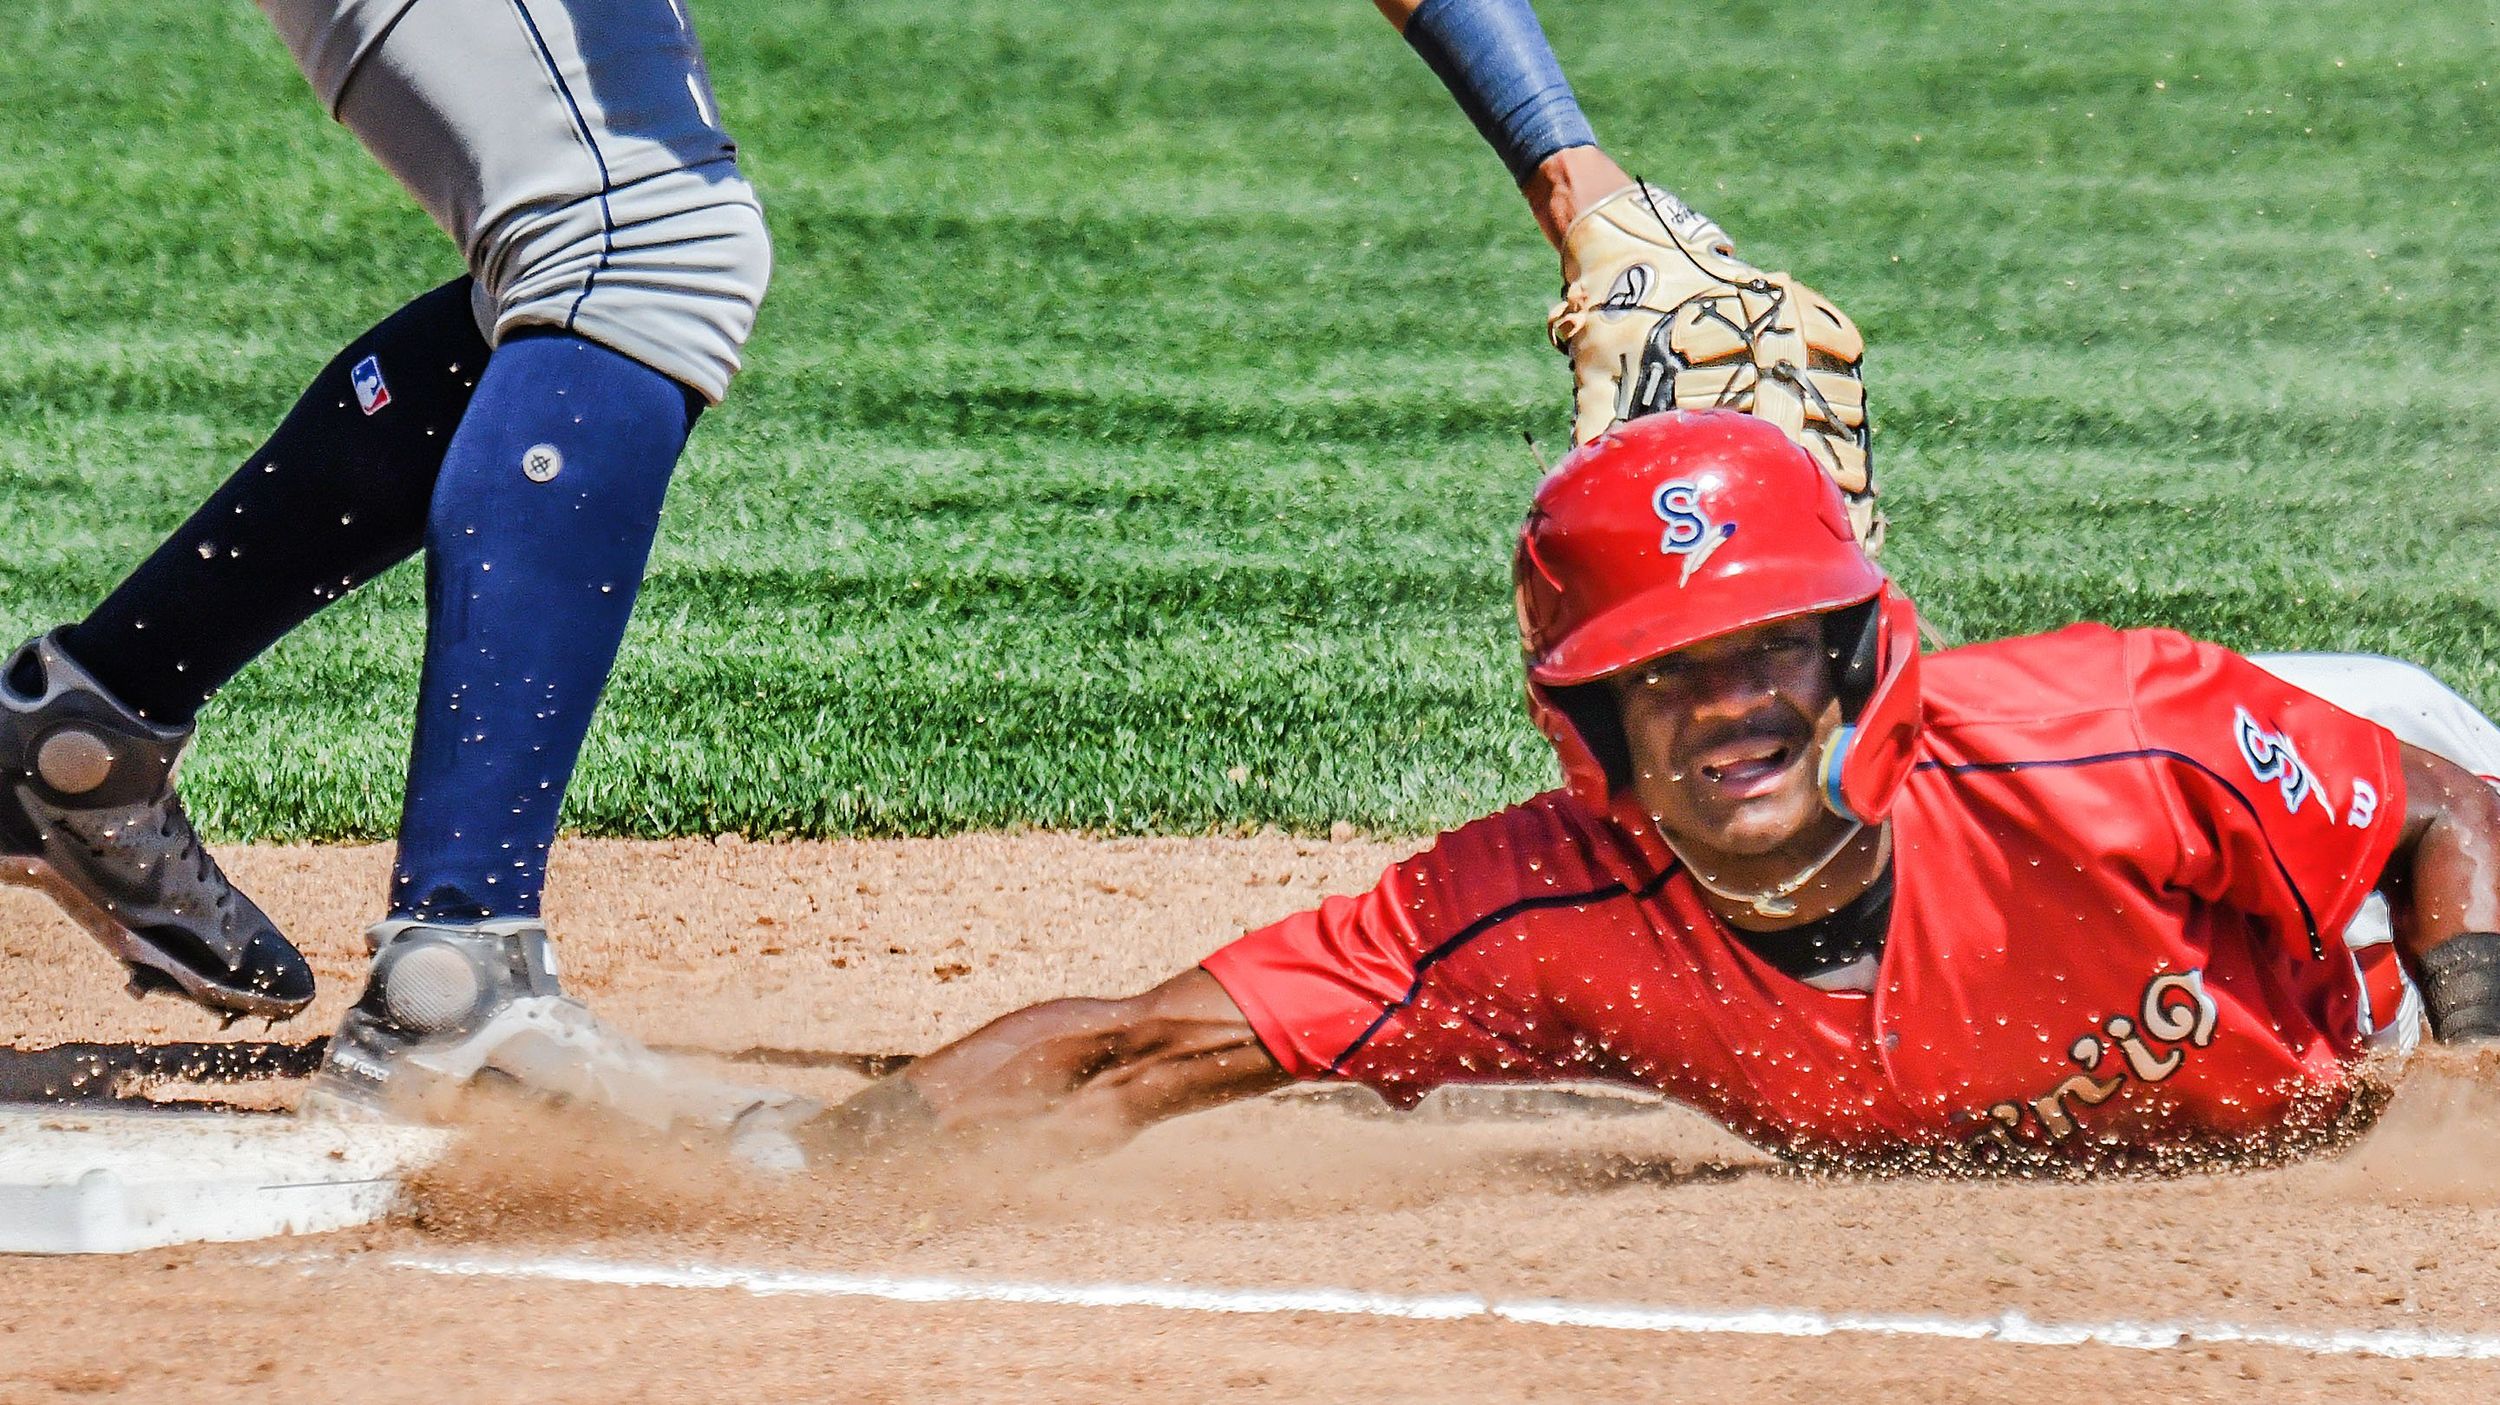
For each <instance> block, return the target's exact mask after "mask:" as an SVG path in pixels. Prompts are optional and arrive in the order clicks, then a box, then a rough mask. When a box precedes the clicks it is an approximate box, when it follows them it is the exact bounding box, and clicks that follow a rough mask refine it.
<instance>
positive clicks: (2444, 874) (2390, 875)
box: [2379, 745, 2500, 1044]
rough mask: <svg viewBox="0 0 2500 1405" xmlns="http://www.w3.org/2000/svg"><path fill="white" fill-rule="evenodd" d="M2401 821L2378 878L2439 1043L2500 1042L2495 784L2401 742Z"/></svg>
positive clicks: (2499, 846) (2499, 806)
mask: <svg viewBox="0 0 2500 1405" xmlns="http://www.w3.org/2000/svg"><path fill="white" fill-rule="evenodd" d="M2404 777H2405V829H2404V835H2403V837H2402V838H2401V839H2399V840H2398V841H2397V847H2396V852H2395V855H2394V857H2392V858H2390V859H2389V860H2388V863H2387V870H2386V875H2385V876H2384V877H2383V878H2381V879H2380V882H2379V886H2380V887H2381V888H2382V889H2383V890H2384V891H2386V892H2387V894H2388V897H2389V901H2390V902H2391V904H2392V905H2393V906H2394V909H2395V912H2396V916H2397V922H2396V941H2397V947H2398V950H2400V951H2401V952H2402V953H2403V954H2404V957H2405V962H2406V964H2407V965H2408V966H2409V967H2411V969H2412V971H2413V974H2414V978H2415V980H2416V982H2417V983H2418V984H2419V985H2420V986H2421V989H2422V1003H2423V1005H2424V1006H2425V1007H2426V1008H2427V1009H2428V1011H2429V1013H2430V1021H2431V1032H2432V1033H2433V1034H2435V1035H2437V1036H2438V1037H2439V1038H2440V1040H2441V1041H2442V1042H2444V1043H2451V1044H2454V1043H2464V1042H2469V1041H2471V1042H2481V1041H2500V791H2495V790H2494V789H2493V788H2492V787H2491V786H2490V784H2488V783H2487V782H2485V781H2483V780H2482V779H2481V778H2479V777H2477V776H2474V775H2472V774H2471V773H2469V772H2467V771H2466V770H2465V769H2464V768H2463V767H2461V766H2459V765H2457V764H2456V763H2455V762H2453V761H2449V760H2446V759H2444V758H2442V757H2439V756H2435V755H2433V754H2431V753H2430V752H2427V751H2424V750H2422V749H2421V748H2420V747H2416V746H2410V745H2407V746H2405V748H2404Z"/></svg>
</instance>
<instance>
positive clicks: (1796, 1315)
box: [381, 1254, 2500, 1361]
mask: <svg viewBox="0 0 2500 1405" xmlns="http://www.w3.org/2000/svg"><path fill="white" fill-rule="evenodd" d="M381 1262H382V1263H383V1264H385V1265H387V1266H389V1267H392V1268H403V1269H413V1270H416V1271H417V1272H420V1273H432V1274H439V1275H444V1276H448V1277H455V1278H516V1279H529V1280H534V1281H537V1282H546V1283H589V1284H601V1285H606V1286H612V1287H627V1288H714V1289H718V1288H736V1289H740V1290H743V1291H745V1292H748V1293H753V1294H756V1295H757V1296H759V1297H808V1298H875V1299H879V1300H882V1301H885V1302H898V1303H1012V1304H1022V1305H1029V1306H1044V1307H1098V1308H1099V1307H1132V1308H1151V1309H1155V1310H1159V1311H1163V1312H1233V1313H1279V1312H1316V1313H1327V1314H1332V1315H1336V1316H1345V1317H1387V1318H1400V1319H1405V1320H1408V1321H1423V1322H1458V1321H1467V1320H1472V1319H1479V1318H1481V1319H1490V1320H1498V1321H1503V1322H1520V1323H1527V1324H1531V1325H1535V1326H1542V1327H1576V1328H1582V1329H1586V1330H1592V1331H1606V1332H1668V1333H1679V1334H1685V1335H1697V1336H1742V1337H1836V1336H1871V1337H1940V1338H1945V1339H1948V1340H1954V1341H1973V1342H1996V1343H2001V1344H2005V1345H2010V1346H2109V1347H2123V1348H2126V1349H2129V1350H2133V1351H2164V1350H2168V1349H2170V1348H2172V1347H2180V1346H2212V1345H2220V1344H2225V1343H2231V1344H2239V1345H2246V1346H2272V1347H2282V1348H2285V1349H2287V1350H2291V1351H2302V1352H2307V1353H2309V1354H2311V1355H2314V1356H2377V1357H2387V1358H2391V1359H2395V1360H2400V1361H2493V1360H2500V1336H2480V1335H2475V1334H2471V1333H2460V1332H2414V1331H2400V1330H2392V1329H2375V1328H2374V1329H2366V1330H2364V1329H2353V1330H2345V1331H2304V1330H2300V1329H2297V1328H2277V1327H2250V1326H2242V1325H2239V1324H2236V1323H2230V1322H2064V1323H2060V1322H2036V1321H2033V1320H2032V1319H2031V1318H2029V1317H2026V1316H2024V1315H2023V1314H2021V1313H2019V1312H2006V1313H2000V1314H1998V1315H1996V1316H1994V1317H1977V1318H1952V1317H1909V1316H1886V1315H1870V1314H1863V1313H1825V1312H1815V1311H1812V1310H1808V1309H1780V1308H1739V1309H1711V1308H1674V1307H1631V1306H1625V1307H1608V1306H1604V1305H1600V1304H1594V1303H1570V1302H1554V1301H1545V1300H1537V1299H1527V1298H1519V1299H1486V1298H1480V1297H1476V1296H1474V1295H1472V1294H1464V1293H1458V1294H1443V1295H1421V1296H1416V1295H1402V1294H1395V1293H1364V1292H1357V1291H1355V1290H1353V1289H1350V1288H1193V1287H1188V1286H1184V1285H1168V1286H1158V1285H1155V1284H1150V1283H1091V1284H1081V1283H1017V1282H985V1281H982V1280H979V1279H959V1278H892V1277H884V1276H880V1275H874V1274H852V1273H798V1272H790V1271H785V1270H776V1269H763V1268H742V1267H738V1266H735V1265H729V1264H717V1265H704V1264H682V1265H674V1266H672V1265H668V1264H635V1263H616V1262H612V1261H608V1260H602V1259H587V1258H547V1259H494V1258H445V1257H441V1256H438V1255H431V1254H394V1255H390V1256H387V1257H385V1258H383V1259H382V1260H381Z"/></svg>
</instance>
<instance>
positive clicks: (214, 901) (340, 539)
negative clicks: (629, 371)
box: [0, 278, 486, 1017]
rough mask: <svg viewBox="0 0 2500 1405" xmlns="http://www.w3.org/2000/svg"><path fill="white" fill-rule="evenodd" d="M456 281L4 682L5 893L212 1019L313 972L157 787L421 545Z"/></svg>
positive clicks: (1, 677)
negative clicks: (230, 683) (335, 614)
mask: <svg viewBox="0 0 2500 1405" xmlns="http://www.w3.org/2000/svg"><path fill="white" fill-rule="evenodd" d="M469 302H470V293H469V280H467V279H466V278H463V279H460V280H458V281H456V282H454V283H451V284H448V285H446V286H444V287H441V288H437V289H435V290H434V291H433V292H431V293H427V294H426V295H424V296H423V297H420V298H418V299H416V300H415V301H414V302H411V303H409V304H408V305H407V306H406V307H404V308H401V309H400V310H399V311H398V312H395V313H393V314H392V315H391V316H390V317H388V318H386V319H384V320H383V321H382V322H381V323H380V324H379V325H377V326H375V327H374V328H373V329H372V330H370V331H368V332H366V333H365V334H364V335H363V336H361V337H358V338H357V339H356V340H355V341H353V342H350V343H349V344H348V345H347V347H346V349H345V350H343V351H341V352H340V353H339V354H338V355H337V356H336V357H334V358H332V360H331V361H330V364H329V365H328V366H326V367H324V368H323V369H322V371H321V374H320V375H318V376H316V377H315V378H314V379H313V382H312V384H311V385H310V386H309V387H307V388H306V390H305V391H304V393H303V395H302V397H301V398H300V399H298V400H297V401H296V404H295V408H294V409H293V410H291V411H289V412H288V414H287V417H286V419H285V420H284V421H282V422H281V423H280V424H279V426H278V428H277V431H276V432H275V433H274V434H272V435H271V436H270V437H269V440H268V442H267V443H265V444H263V445H262V446H261V447H260V449H259V451H258V452H256V453H254V454H253V455H252V457H251V458H249V459H247V460H245V461H244V463H243V466H242V467H241V468H239V469H237V470H236V471H235V473H234V476H233V477H232V478H230V479H228V480H227V482H226V484H225V486H223V487H221V488H219V489H218V490H217V492H216V494H215V495H214V496H212V497H210V498H209V500H208V501H207V502H206V503H204V504H203V505H202V506H201V507H200V509H199V510H198V511H197V512H195V513H193V514H192V516H191V519H190V520H189V521H188V522H185V523H184V524H183V525H182V526H181V528H179V529H178V530H177V531H175V533H174V534H173V535H172V536H171V537H169V538H168V539H167V540H166V541H165V543H164V545H162V546H160V547H159V548H157V550H156V552H155V554H154V555H152V556H150V557H149V558H148V559H147V560H146V561H145V562H143V563H141V565H140V566H139V568H138V569H137V570H135V571H133V572H132V573H131V575H130V577H129V578H128V579H127V580H125V581H123V582H122V584H121V585H120V586H119V587H117V588H116V589H115V590H114V591H113V593H112V594H111V595H110V596H108V597H107V598H106V599H105V600H104V602H103V603H102V604H100V605H98V606H97V607H96V609H95V612H94V613H92V614H90V615H88V616H87V618H86V619H85V620H83V621H81V622H79V623H78V624H75V625H71V626H67V627H64V628H62V629H59V630H55V631H53V632H51V633H50V634H47V635H44V636H42V637H40V638H37V639H34V640H31V641H29V642H28V643H27V644H26V645H25V646H23V647H22V648H20V649H19V650H18V651H17V653H16V654H15V655H14V657H13V658H12V659H11V660H10V661H9V663H8V664H7V665H6V667H5V669H0V778H5V780H6V782H7V784H6V786H5V787H0V880H6V881H12V882H20V883H29V884H33V885H36V886H40V887H43V888H44V889H46V890H47V891H49V892H50V893H51V894H52V895H53V896H54V897H55V898H56V899H57V900H58V901H59V902H60V903H61V905H62V907H63V908H64V909H66V910H67V911H68V912H69V913H70V914H71V915H72V916H73V917H75V918H76V919H77V920H78V921H79V922H80V924H81V925H83V926H85V927H87V928H88V929H89V930H90V931H91V932H93V933H94V934H95V936H96V937H97V939H98V940H100V941H101V942H103V944H104V945H105V947H106V948H107V949H108V950H110V951H111V952H112V953H113V954H114V955H115V956H117V957H119V958H120V959H121V960H122V961H123V963H124V964H126V965H127V966H128V967H129V968H130V971H131V984H132V989H133V990H134V991H146V990H151V989H170V990H174V991H178V992H180V993H181V994H183V995H186V996H188V997H190V998H191V999H193V1000H195V1001H197V1002H199V1003H200V1004H202V1005H205V1006H207V1007H208V1008H210V1009H212V1010H216V1011H220V1012H222V1013H226V1014H229V1015H240V1014H254V1015H266V1016H271V1017H277V1016H284V1015H289V1014H293V1013H294V1012H295V1011H297V1010H299V1009H301V1008H303V1006H304V1004H305V1003H306V1002H308V1001H309V1000H311V999H312V994H313V978H312V971H311V969H310V968H309V967H308V966H306V965H305V964H304V960H303V958H302V957H301V956H299V955H297V954H296V951H295V949H294V948H293V947H292V946H290V945H289V944H288V943H287V941H286V939H285V938H284V937H283V936H281V935H280V934H279V933H278V931H277V929H276V928H275V927H274V926H273V925H272V924H271V923H270V922H269V920H268V918H267V917H266V916H264V915H263V914H262V913H261V911H260V909H259V908H258V907H257V906H255V905H254V904H253V903H252V901H251V899H250V898H248V897H246V896H244V895H243V894H242V893H241V892H239V891H237V890H236V889H235V887H234V885H233V884H232V883H230V882H228V881H227V879H226V877H225V874H224V873H223V872H222V871H221V870H220V869H219V868H218V867H217V864H216V862H215V861H214V860H213V859H211V858H210V857H209V856H208V854H207V852H206V851H205V850H204V849H203V848H202V847H201V845H200V839H199V835H198V834H197V833H196V832H194V831H193V829H192V828H191V822H190V820H189V818H188V817H187V816H185V815H184V813H183V809H182V802H181V801H180V800H179V799H178V798H177V797H176V796H175V794H174V784H173V782H174V771H175V768H176V766H177V764H178V763H179V762H180V760H181V757H182V754H183V752H184V750H185V749H186V748H187V747H188V746H189V745H190V741H191V737H192V732H193V718H194V716H195V715H196V714H197V713H198V711H199V709H200V706H201V704H202V703H204V702H205V701H207V699H208V697H209V696H210V695H211V694H213V693H215V692H216V691H217V690H218V689H219V688H220V687H223V686H224V685H225V683H226V681H227V680H228V679H230V678H232V677H233V676H234V675H235V673H236V672H237V671H238V670H240V669H241V668H242V667H243V666H244V665H245V664H246V663H248V662H250V661H251V660H252V659H253V658H254V657H255V656H257V655H258V654H259V653H260V652H261V651H262V650H263V649H266V648H267V647H268V646H269V645H270V644H271V643H273V642H274V641H276V640H277V639H278V638H279V636H281V635H283V634H285V633H286V632H287V631H288V630H290V629H293V628H294V627H295V626H296V625H298V624H300V623H302V622H303V621H304V619H305V618H306V617H308V616H310V615H311V614H313V613H314V612H315V611H316V610H319V609H320V608H321V607H322V606H324V605H326V604H327V603H329V602H330V601H332V600H335V599H337V598H338V597H339V596H341V595H343V594H345V593H347V592H348V591H350V590H352V589H354V588H355V587H356V586H358V585H361V584H362V583H364V582H365V581H366V580H368V579H370V578H372V577H373V576H375V575H378V574H380V573H381V572H382V571H383V570H385V569H387V568H388V567H389V566H390V565H391V564H392V563H394V562H396V561H399V560H400V559H402V558H403V557H406V556H407V555H408V554H409V553H410V552H412V551H414V550H415V549H416V546H417V541H418V537H419V534H420V533H421V532H422V531H423V528H424V523H425V510H426V503H427V501H428V500H429V499H430V497H431V496H432V493H433V489H434V478H435V474H436V472H437V471H438V470H439V469H440V468H441V467H442V459H443V449H444V446H445V445H446V444H447V443H448V442H449V441H450V438H451V431H452V428H453V427H454V426H455V425H457V424H458V423H459V420H460V416H461V414H462V412H463V411H465V410H466V409H467V408H468V403H469V392H470V388H471V387H472V386H473V385H474V384H475V383H476V379H477V376H478V374H479V372H480V371H481V370H482V369H483V367H484V365H485V362H486V344H485V342H484V340H483V339H482V338H481V337H480V336H479V335H478V332H477V329H476V326H475V324H474V322H473V321H472V320H471V318H470V316H469Z"/></svg>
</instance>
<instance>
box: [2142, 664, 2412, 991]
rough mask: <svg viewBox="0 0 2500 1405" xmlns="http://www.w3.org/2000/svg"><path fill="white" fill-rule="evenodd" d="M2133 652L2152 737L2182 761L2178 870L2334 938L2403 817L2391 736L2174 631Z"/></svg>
mask: <svg viewBox="0 0 2500 1405" xmlns="http://www.w3.org/2000/svg"><path fill="white" fill-rule="evenodd" d="M2127 662H2128V666H2129V668H2130V669H2131V671H2132V672H2133V675H2134V679H2133V681H2134V689H2135V700H2136V720H2137V726H2138V727H2139V729H2140V731H2141V733H2142V735H2143V738H2144V741H2145V744H2146V745H2147V747H2148V748H2150V749H2152V750H2155V751H2158V752H2163V753H2166V754H2168V755H2170V756H2172V757H2173V758H2175V759H2176V760H2177V761H2178V763H2179V764H2177V765H2174V766H2172V767H2171V768H2170V772H2171V774H2172V776H2173V777H2174V782H2175V783H2174V786H2173V790H2172V795H2173V797H2174V799H2175V802H2176V805H2177V808H2178V814H2177V815H2176V816H2175V825H2174V827H2175V830H2176V833H2177V839H2178V855H2177V868H2176V872H2175V873H2174V875H2173V877H2172V882H2173V883H2174V884H2176V885H2177V886H2179V887H2181V888H2184V889H2186V890H2188V891H2189V892H2192V893H2194V894H2196V895H2197V896H2199V897H2201V898H2204V899H2206V900H2208V901H2210V902H2216V903H2221V904H2226V905H2228V906H2231V907H2235V908H2238V909H2240V910H2242V911H2244V912H2246V913H2248V914H2250V915H2251V916H2253V917H2256V918H2258V919H2260V920H2261V921H2263V922H2265V923H2267V924H2268V925H2270V926H2271V927H2273V928H2274V929H2275V930H2277V931H2279V932H2281V933H2282V934H2284V936H2285V937H2286V938H2288V939H2290V940H2292V941H2296V942H2298V943H2300V944H2301V945H2302V946H2303V947H2304V948H2305V949H2306V951H2307V952H2308V953H2309V954H2311V955H2323V954H2324V953H2325V952H2326V951H2327V950H2329V949H2335V948H2339V946H2340V939H2341V935H2342V932H2343V930H2344V927H2345V925H2346V924H2348V923H2349V922H2351V920H2352V918H2353V915H2354V913H2355V912H2357V911H2358V910H2359V908H2360V906H2361V902H2362V900H2363V899H2364V898H2365V897H2367V896H2368V895H2369V892H2370V889H2371V888H2372V887H2373V886H2374V885H2375V884H2376V883H2377V881H2378V877H2379V872H2380V870H2381V869H2383V868H2385V867H2386V865H2387V859H2388V856H2389V855H2390V854H2392V853H2393V852H2394V850H2395V847H2396V841H2397V839H2398V837H2399V836H2400V835H2401V834H2402V832H2403V829H2404V813H2405V796H2404V769H2403V761H2402V758H2401V755H2400V753H2399V752H2398V749H2397V742H2396V738H2395V736H2394V735H2393V734H2392V733H2390V732H2389V731H2387V729H2386V728H2384V727H2381V726H2379V725H2378V724H2377V723H2375V722H2371V721H2368V720H2367V719H2364V718H2360V717H2356V716H2354V715H2353V714H2351V713H2348V712H2345V711H2343V710H2342V709H2341V708H2338V707H2336V706H2334V705H2333V704H2331V703H2328V702H2326V701H2325V700H2324V699H2321V698H2318V697H2315V696H2312V695H2311V694H2308V693H2305V692H2303V691H2301V690H2300V689H2298V688H2295V687H2293V686H2292V685H2291V684H2289V683H2286V682H2283V681H2282V680H2281V679H2278V678H2276V677H2275V676H2274V675H2272V674H2270V673H2267V672H2266V671H2265V670H2263V669H2261V668H2259V667H2257V666H2256V665H2255V664H2253V663H2250V662H2249V661H2248V660H2247V659H2245V658H2242V657H2241V656H2240V655H2238V654H2235V653H2232V652H2231V651H2230V650H2228V649H2224V648H2221V647H2219V646H2217V645H2212V644H2205V643H2201V642H2198V641H2196V640H2193V639H2189V638H2188V637H2186V636H2185V635H2181V634H2175V633H2172V632H2170V631H2168V630H2144V631H2140V632H2137V633H2134V634H2131V635H2130V636H2129V638H2128V660H2127Z"/></svg>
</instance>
